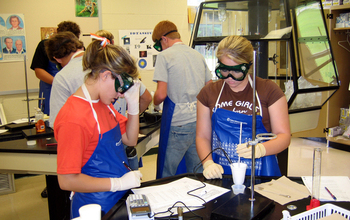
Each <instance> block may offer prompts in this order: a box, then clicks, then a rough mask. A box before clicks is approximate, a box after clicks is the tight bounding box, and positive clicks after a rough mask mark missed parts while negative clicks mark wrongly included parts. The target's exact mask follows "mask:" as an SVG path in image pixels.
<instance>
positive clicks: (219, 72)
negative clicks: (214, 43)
mask: <svg viewBox="0 0 350 220" xmlns="http://www.w3.org/2000/svg"><path fill="white" fill-rule="evenodd" d="M251 65H252V63H242V64H239V65H236V66H226V65H225V64H223V63H221V62H220V61H218V65H217V66H216V68H215V74H216V76H217V77H218V78H219V79H227V78H228V77H231V78H232V79H234V80H236V81H242V80H243V79H244V78H245V76H246V75H247V73H248V71H249V68H250V66H251ZM231 73H232V74H233V73H235V75H238V77H235V76H233V75H232V74H231Z"/></svg>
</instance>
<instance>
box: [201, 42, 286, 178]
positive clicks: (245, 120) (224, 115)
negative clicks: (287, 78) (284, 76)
mask: <svg viewBox="0 0 350 220" xmlns="http://www.w3.org/2000/svg"><path fill="white" fill-rule="evenodd" d="M217 58H218V66H217V68H216V70H215V72H216V75H217V76H218V78H219V79H221V80H219V81H217V82H214V83H213V84H211V85H208V86H206V87H204V88H203V89H202V91H201V92H200V94H199V95H198V96H197V98H198V102H197V109H198V111H197V134H196V135H197V136H196V145H197V152H198V155H199V157H200V159H201V160H202V163H203V168H204V171H203V174H204V176H205V177H206V178H207V179H212V178H222V174H231V169H230V166H229V160H228V159H227V158H226V155H227V157H229V158H230V160H231V161H232V162H237V161H238V160H239V159H240V161H241V162H243V163H246V164H247V165H248V169H247V173H246V174H247V175H249V174H250V173H251V159H249V158H251V149H250V148H247V145H246V142H248V141H249V140H252V136H251V135H252V113H253V109H252V108H251V107H252V104H251V103H252V97H253V96H252V94H253V88H252V86H251V83H250V81H251V77H250V76H249V74H248V73H249V72H252V68H251V65H252V61H253V47H252V45H251V43H250V42H249V41H248V40H247V39H245V38H244V37H240V36H229V37H226V38H225V39H223V40H222V41H221V42H220V43H219V46H218V49H217ZM247 75H248V76H247ZM256 92H257V95H256V103H258V105H257V106H256V109H255V111H256V113H257V117H256V134H260V133H267V132H271V133H274V134H276V135H277V137H276V138H275V139H273V140H269V141H267V142H264V143H259V144H257V145H256V146H255V158H256V167H255V174H256V175H258V176H279V175H281V173H280V171H279V167H278V163H277V159H276V156H275V155H276V154H277V153H279V152H281V151H283V150H284V149H286V148H287V147H288V145H289V143H290V128H289V117H288V106H287V100H286V98H285V96H284V94H283V92H282V91H281V89H280V88H278V86H277V85H276V84H275V83H273V82H272V81H270V80H264V79H261V78H258V77H257V90H256ZM222 94H224V95H222ZM220 148H221V149H224V150H225V152H226V155H225V154H224V153H223V151H222V150H221V149H220ZM237 149H238V150H237ZM211 151H213V152H212V153H211ZM239 157H240V158H239Z"/></svg>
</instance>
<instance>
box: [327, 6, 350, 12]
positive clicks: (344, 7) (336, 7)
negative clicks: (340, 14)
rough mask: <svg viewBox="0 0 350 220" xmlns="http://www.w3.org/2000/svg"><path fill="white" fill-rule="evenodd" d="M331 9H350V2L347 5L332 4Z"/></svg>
mask: <svg viewBox="0 0 350 220" xmlns="http://www.w3.org/2000/svg"><path fill="white" fill-rule="evenodd" d="M330 9H331V10H332V11H335V10H349V9H350V4H347V5H335V6H331V7H330Z"/></svg>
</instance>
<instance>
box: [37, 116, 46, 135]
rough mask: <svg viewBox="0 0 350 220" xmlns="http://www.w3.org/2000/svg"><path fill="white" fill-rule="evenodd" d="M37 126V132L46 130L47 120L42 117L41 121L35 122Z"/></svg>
mask: <svg viewBox="0 0 350 220" xmlns="http://www.w3.org/2000/svg"><path fill="white" fill-rule="evenodd" d="M35 128H36V132H37V133H40V132H44V131H45V122H44V121H43V120H42V119H40V120H39V121H37V123H35Z"/></svg>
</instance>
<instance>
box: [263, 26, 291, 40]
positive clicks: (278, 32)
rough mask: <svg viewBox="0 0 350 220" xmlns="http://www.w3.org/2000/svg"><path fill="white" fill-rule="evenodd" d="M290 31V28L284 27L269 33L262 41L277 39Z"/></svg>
mask: <svg viewBox="0 0 350 220" xmlns="http://www.w3.org/2000/svg"><path fill="white" fill-rule="evenodd" d="M291 31H292V27H286V28H282V29H278V30H273V31H270V33H268V34H267V35H266V36H265V37H264V38H263V39H279V38H281V37H282V36H283V35H285V34H287V33H290V32H291Z"/></svg>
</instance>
